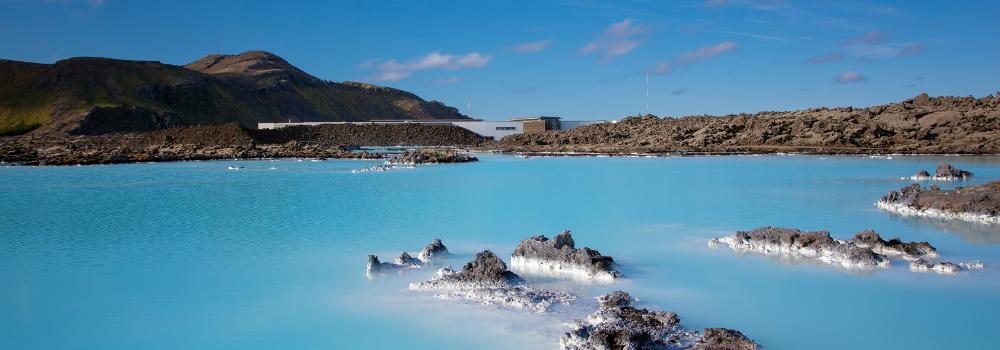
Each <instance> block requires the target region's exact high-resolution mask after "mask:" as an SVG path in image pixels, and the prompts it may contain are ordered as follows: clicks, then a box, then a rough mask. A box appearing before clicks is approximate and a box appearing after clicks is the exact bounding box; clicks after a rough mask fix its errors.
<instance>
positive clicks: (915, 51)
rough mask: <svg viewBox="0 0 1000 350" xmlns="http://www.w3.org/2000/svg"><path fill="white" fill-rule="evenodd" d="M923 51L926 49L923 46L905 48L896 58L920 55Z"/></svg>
mask: <svg viewBox="0 0 1000 350" xmlns="http://www.w3.org/2000/svg"><path fill="white" fill-rule="evenodd" d="M925 49H926V48H925V47H924V45H920V44H913V45H910V46H907V47H906V48H905V49H902V50H899V54H897V55H896V57H906V56H910V55H916V54H921V53H924V50H925Z"/></svg>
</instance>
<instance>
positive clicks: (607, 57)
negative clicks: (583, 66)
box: [577, 18, 651, 64]
mask: <svg viewBox="0 0 1000 350" xmlns="http://www.w3.org/2000/svg"><path fill="white" fill-rule="evenodd" d="M632 22H633V20H632V19H631V18H626V19H625V20H624V21H621V22H619V23H615V24H612V25H610V26H608V28H606V29H604V33H602V34H601V38H600V39H597V40H596V41H593V42H591V43H589V44H587V46H584V47H583V48H581V49H580V50H577V53H579V54H589V53H604V57H601V59H600V60H598V61H597V64H605V63H608V62H611V59H612V58H614V57H615V56H621V55H624V54H627V53H629V51H632V50H635V49H636V48H638V47H639V46H642V43H643V42H642V40H640V39H629V37H630V36H633V35H639V34H645V33H647V32H649V31H650V29H651V28H650V27H649V26H646V25H642V24H636V25H632Z"/></svg>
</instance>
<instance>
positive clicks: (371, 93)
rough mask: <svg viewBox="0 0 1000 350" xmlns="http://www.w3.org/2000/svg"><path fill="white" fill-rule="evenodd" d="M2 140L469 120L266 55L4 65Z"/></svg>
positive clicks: (417, 100)
mask: <svg viewBox="0 0 1000 350" xmlns="http://www.w3.org/2000/svg"><path fill="white" fill-rule="evenodd" d="M0 77H3V78H0V136H2V135H11V134H21V133H25V132H30V133H31V134H32V135H35V136H66V135H97V134H106V133H114V132H142V131H151V130H158V129H164V128H170V127H175V126H185V125H209V124H213V123H215V124H227V123H240V124H242V125H244V126H248V127H250V126H255V124H256V123H258V122H280V121H288V120H290V119H291V120H293V121H300V122H301V121H365V120H373V119H467V118H468V117H466V116H464V115H462V114H461V113H459V111H458V109H456V108H454V107H449V106H445V105H444V104H442V103H440V102H436V101H430V102H428V101H424V100H423V99H421V98H420V97H417V96H416V95H414V94H411V93H409V92H406V91H402V90H397V89H392V88H387V87H381V86H375V85H370V84H362V83H355V82H342V83H335V82H330V81H324V80H321V79H318V78H316V77H313V76H311V75H309V74H307V73H305V72H303V71H302V70H300V69H298V68H296V67H294V66H292V65H291V64H289V63H288V62H287V61H285V60H284V59H282V58H280V57H278V56H276V55H274V54H271V53H268V52H264V51H249V52H244V53H241V54H238V55H209V56H206V57H204V58H202V59H200V60H198V61H195V62H192V63H189V64H186V65H184V66H175V65H171V64H163V63H160V62H153V61H127V60H116V59H109V58H96V57H77V58H70V59H66V60H62V61H59V62H56V63H54V64H36V63H28V62H18V61H10V60H0Z"/></svg>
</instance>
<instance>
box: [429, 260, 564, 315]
mask: <svg viewBox="0 0 1000 350" xmlns="http://www.w3.org/2000/svg"><path fill="white" fill-rule="evenodd" d="M438 274H439V275H440V276H441V277H437V278H434V279H432V280H430V281H426V282H420V283H410V290H415V291H421V292H438V293H441V294H437V295H435V297H438V298H441V299H445V300H470V301H474V302H478V303H480V304H482V305H497V306H503V307H507V308H514V309H525V310H530V311H532V312H536V313H545V312H546V311H548V310H549V308H550V307H551V306H552V305H555V304H563V305H569V304H570V302H572V301H573V300H576V297H575V296H573V295H572V294H569V293H565V292H560V291H551V290H547V289H541V288H532V287H528V286H525V285H512V284H513V283H512V282H511V283H508V282H506V281H503V282H479V281H456V280H449V279H446V278H444V277H445V276H450V275H453V274H454V270H445V269H442V270H441V271H438Z"/></svg>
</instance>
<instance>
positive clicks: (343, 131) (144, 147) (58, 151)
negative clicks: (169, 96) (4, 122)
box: [0, 124, 485, 165]
mask: <svg viewBox="0 0 1000 350" xmlns="http://www.w3.org/2000/svg"><path fill="white" fill-rule="evenodd" d="M484 140H485V139H483V138H482V137H480V136H478V135H476V134H475V133H473V132H471V131H469V130H466V129H463V128H459V127H454V126H443V125H419V124H396V125H317V126H297V127H288V128H282V129H274V130H269V129H265V130H257V129H250V128H246V127H244V126H241V125H237V124H227V125H219V126H195V127H178V128H171V129H166V130H157V131H153V132H148V133H129V134H108V135H97V136H74V137H68V138H67V137H45V138H36V137H31V136H14V137H0V160H2V161H4V162H11V163H17V164H23V165H77V164H83V165H86V164H110V163H132V162H163V161H177V160H210V159H232V158H290V157H291V158H350V159H356V158H363V159H381V158H384V157H385V155H384V154H380V153H366V152H352V151H355V150H358V149H359V147H358V146H357V145H362V146H398V145H419V146H447V145H464V144H469V143H476V142H482V141H484ZM454 157H455V158H461V155H455V156H454Z"/></svg>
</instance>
